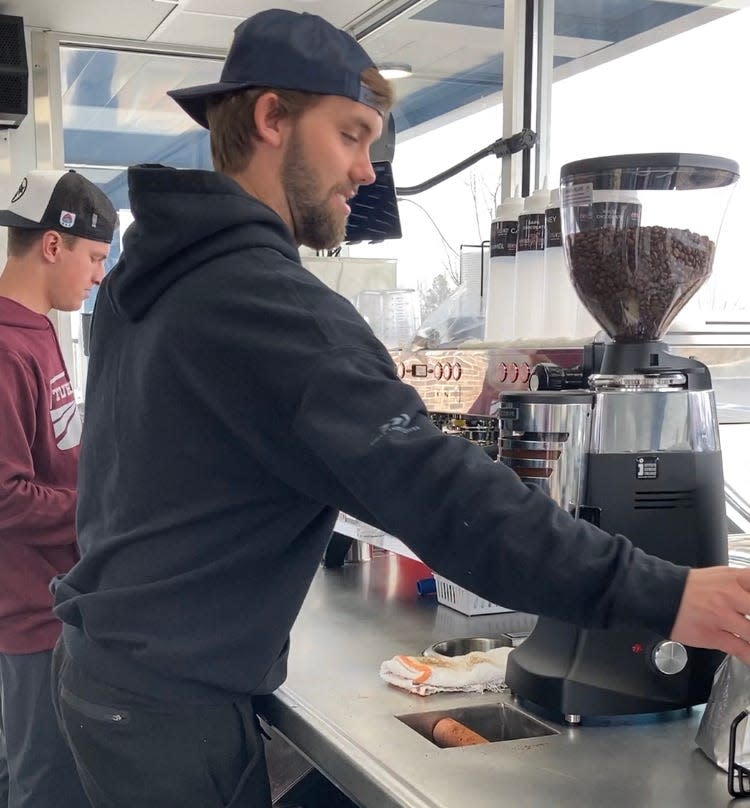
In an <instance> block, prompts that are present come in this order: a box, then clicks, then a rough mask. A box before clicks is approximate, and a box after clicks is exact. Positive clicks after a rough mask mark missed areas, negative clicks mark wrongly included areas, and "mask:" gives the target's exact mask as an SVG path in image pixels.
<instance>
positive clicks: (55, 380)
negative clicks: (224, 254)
mask: <svg viewBox="0 0 750 808" xmlns="http://www.w3.org/2000/svg"><path fill="white" fill-rule="evenodd" d="M116 218H117V214H116V212H115V209H114V207H113V206H112V203H111V202H110V201H109V199H108V198H107V196H106V195H105V194H104V193H103V192H102V191H100V190H99V189H98V188H97V187H96V186H95V185H94V184H93V183H91V182H89V180H87V179H85V178H84V177H83V176H81V175H80V174H77V173H76V172H74V171H33V172H31V173H30V174H29V175H28V176H27V177H26V178H25V179H24V180H23V182H22V183H21V185H20V187H19V188H18V190H17V191H16V193H15V195H14V196H13V199H12V200H11V203H10V205H9V207H8V209H7V210H4V211H0V225H5V226H7V227H8V259H7V263H6V265H5V269H4V270H3V272H2V275H0V378H1V379H2V384H1V385H0V688H1V691H2V710H1V711H0V718H1V719H2V720H1V721H0V726H2V728H3V738H2V740H3V741H4V742H5V745H6V746H7V750H6V755H7V757H6V762H7V773H8V774H7V777H8V779H7V788H8V798H7V805H8V808H52V806H55V808H82V807H85V806H86V805H88V801H87V799H86V797H85V795H84V793H83V791H82V789H81V786H80V783H79V781H78V776H77V774H76V770H75V765H74V763H73V759H72V757H71V755H70V752H69V750H68V748H67V745H66V744H65V742H64V740H63V738H62V735H61V733H60V730H59V727H58V724H57V721H56V718H55V713H54V710H53V707H52V702H51V699H50V682H49V675H50V663H51V656H52V649H53V648H54V646H55V643H56V641H57V638H58V636H59V634H60V623H59V621H58V620H57V618H56V617H55V616H54V615H53V614H52V596H51V594H50V591H49V582H50V580H51V578H52V577H53V576H54V575H57V574H59V573H63V572H66V571H67V570H69V569H70V568H71V567H72V566H73V564H74V563H75V562H76V560H77V559H78V550H77V544H76V531H75V511H76V483H77V471H78V455H79V443H80V437H81V421H80V417H79V414H78V408H77V405H76V401H75V397H74V394H73V388H72V386H71V384H70V379H69V377H68V373H67V370H66V368H65V363H64V361H63V358H62V354H61V352H60V345H59V343H58V341H57V337H56V335H55V331H54V328H53V327H52V323H51V322H50V320H49V319H48V318H47V313H48V312H49V311H50V309H58V310H60V311H76V310H77V309H79V308H80V306H81V304H82V303H83V301H84V300H85V299H86V298H87V297H88V294H89V292H90V291H91V289H92V287H93V286H95V285H98V284H99V283H100V281H101V280H102V278H103V276H104V261H105V259H106V258H107V255H108V253H109V244H110V242H111V241H112V235H113V232H114V227H115V223H116ZM3 768H5V767H4V766H3ZM2 790H3V786H2V784H0V799H2ZM0 808H5V806H4V804H2V803H0Z"/></svg>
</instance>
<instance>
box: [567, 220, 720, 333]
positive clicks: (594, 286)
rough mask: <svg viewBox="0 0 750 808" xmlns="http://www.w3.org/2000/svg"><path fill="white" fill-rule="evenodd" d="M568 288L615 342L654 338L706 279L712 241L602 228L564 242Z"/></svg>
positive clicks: (685, 234)
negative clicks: (567, 266)
mask: <svg viewBox="0 0 750 808" xmlns="http://www.w3.org/2000/svg"><path fill="white" fill-rule="evenodd" d="M566 247H567V253H568V261H569V266H570V274H571V278H572V281H573V285H574V286H575V288H576V291H577V292H578V294H579V296H580V298H581V300H582V301H583V302H584V303H585V304H586V306H587V307H588V309H589V311H590V312H591V313H592V314H593V316H594V317H596V319H597V320H598V321H599V323H600V324H601V325H602V327H603V328H604V329H605V330H606V331H607V333H608V334H610V335H611V336H612V338H613V339H615V340H617V341H620V342H644V341H647V340H653V339H658V337H659V336H660V335H661V334H662V333H663V332H664V331H665V329H666V328H667V326H668V325H669V323H670V322H672V320H673V318H674V317H675V315H676V314H677V313H678V312H679V311H680V309H681V308H682V307H683V306H684V305H685V303H687V301H688V300H689V299H690V298H691V297H692V296H693V294H694V293H695V292H696V291H697V290H698V289H699V288H700V286H701V284H702V283H703V282H704V281H705V279H706V278H707V277H708V276H709V275H710V274H711V267H712V265H713V258H714V249H715V245H714V242H713V241H711V239H709V238H708V237H707V236H701V235H698V234H697V233H693V232H691V231H690V230H679V229H676V228H672V227H659V226H653V227H627V228H624V229H618V228H614V227H602V228H600V229H597V230H588V231H586V232H583V233H574V234H572V235H569V236H568V238H567V245H566Z"/></svg>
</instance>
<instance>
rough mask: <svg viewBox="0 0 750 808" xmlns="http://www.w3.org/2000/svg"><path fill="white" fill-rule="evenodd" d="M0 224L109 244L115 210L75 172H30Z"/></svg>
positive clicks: (113, 228)
mask: <svg viewBox="0 0 750 808" xmlns="http://www.w3.org/2000/svg"><path fill="white" fill-rule="evenodd" d="M0 225H4V226H5V227H19V228H21V229H22V230H57V231H58V232H60V233H69V234H70V235H71V236H78V237H80V238H86V239H90V240H91V241H103V242H106V243H107V244H109V243H110V242H111V241H112V236H113V235H114V232H115V227H116V226H117V211H116V210H115V208H114V205H113V204H112V203H111V202H110V201H109V197H108V196H107V195H106V194H105V193H104V192H103V191H101V190H100V189H99V188H97V186H96V185H94V183H93V182H91V181H90V180H87V179H86V178H85V177H84V176H82V175H81V174H78V173H77V172H75V171H72V170H71V171H30V172H29V173H28V174H27V175H26V176H25V177H24V178H23V180H21V184H20V185H19V186H18V190H17V191H16V192H15V194H14V195H13V198H12V199H11V200H10V205H8V209H7V210H0Z"/></svg>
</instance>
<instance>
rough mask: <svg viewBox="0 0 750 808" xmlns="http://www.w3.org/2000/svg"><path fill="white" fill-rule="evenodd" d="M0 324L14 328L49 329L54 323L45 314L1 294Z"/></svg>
mask: <svg viewBox="0 0 750 808" xmlns="http://www.w3.org/2000/svg"><path fill="white" fill-rule="evenodd" d="M0 325H8V326H11V327H13V328H30V329H32V330H34V331H47V330H48V329H51V328H52V323H50V321H49V319H48V318H47V317H45V316H44V315H43V314H39V313H37V312H35V311H32V310H31V309H29V308H27V307H26V306H24V305H23V304H22V303H18V302H17V301H15V300H13V299H11V298H9V297H3V296H2V295H0Z"/></svg>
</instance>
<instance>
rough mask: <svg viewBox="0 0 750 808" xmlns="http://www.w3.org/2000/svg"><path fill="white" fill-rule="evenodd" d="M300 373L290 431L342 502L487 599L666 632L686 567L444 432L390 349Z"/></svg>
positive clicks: (331, 360) (337, 355)
mask: <svg viewBox="0 0 750 808" xmlns="http://www.w3.org/2000/svg"><path fill="white" fill-rule="evenodd" d="M308 380H309V381H308V383H307V384H306V386H305V391H304V396H303V399H302V401H301V402H300V407H299V409H298V412H297V417H296V421H295V433H296V434H297V436H298V438H299V439H300V440H301V441H303V442H304V443H305V444H306V445H307V446H308V447H309V448H310V450H311V451H312V453H313V454H314V455H315V456H316V457H317V458H318V459H319V460H320V461H321V462H322V464H323V466H324V467H325V469H326V472H327V473H326V476H327V477H329V480H333V481H334V482H333V485H334V486H335V487H336V488H337V496H336V500H337V505H338V507H340V508H341V509H342V510H347V511H348V512H351V513H353V514H354V515H359V516H361V517H362V518H365V519H367V518H368V516H370V518H371V520H372V521H373V522H375V523H376V524H379V525H381V526H382V527H384V528H385V529H386V530H387V531H388V532H389V533H391V534H392V535H395V536H398V537H399V538H400V539H402V540H403V541H404V542H405V543H406V544H407V545H409V546H410V547H411V548H412V549H413V550H414V551H415V552H416V553H417V555H418V556H419V557H420V558H421V559H422V560H423V561H424V562H425V563H427V564H428V565H430V566H431V567H432V568H433V569H435V570H436V571H438V572H440V573H441V574H443V575H445V576H446V577H448V578H450V579H452V580H453V581H455V582H456V583H458V584H460V585H462V586H465V587H467V588H469V589H471V590H472V591H473V592H476V593H477V594H479V595H481V596H482V597H485V598H488V599H489V600H491V601H493V602H496V603H502V604H503V605H505V606H508V607H512V608H516V609H519V610H523V611H528V612H534V613H537V614H545V615H548V616H550V617H555V618H558V619H561V620H566V621H570V622H574V623H577V624H579V625H583V626H590V627H594V628H607V627H611V626H615V625H638V626H643V627H646V628H650V629H653V630H654V631H656V632H658V633H659V634H661V635H663V636H668V634H669V632H670V630H671V628H672V624H673V623H674V619H675V616H676V613H677V610H678V608H679V604H680V600H681V598H682V591H683V589H684V585H685V579H686V576H687V569H686V568H684V567H678V566H676V565H674V564H672V563H670V562H668V561H664V560H662V559H658V558H655V557H653V556H649V555H646V554H645V553H643V552H642V551H641V550H640V549H638V548H636V547H634V546H633V544H632V543H631V542H630V541H628V539H626V538H625V537H623V536H610V535H609V534H607V533H605V532H603V531H601V530H600V529H598V528H596V527H595V526H593V525H591V524H589V523H587V522H584V521H580V520H575V519H573V518H572V517H571V516H570V515H569V514H568V513H567V512H566V511H564V510H563V509H561V508H559V507H558V506H557V505H556V504H555V503H554V502H553V501H552V500H551V499H550V498H549V497H547V496H546V495H545V494H544V493H542V492H541V491H540V490H539V489H537V488H535V487H527V486H526V485H524V484H523V483H522V482H521V481H520V479H519V478H518V477H517V476H516V475H515V474H514V473H513V471H512V470H510V469H509V468H507V467H506V466H505V465H504V464H502V463H495V462H493V461H492V460H490V459H489V457H488V456H487V455H486V453H485V452H484V451H482V450H481V449H480V448H478V447H476V446H475V445H473V444H472V443H470V442H469V441H466V440H464V439H462V438H458V437H453V436H446V435H444V434H443V433H442V432H440V431H439V430H438V429H437V428H436V427H435V426H434V425H433V424H432V422H431V421H430V419H429V417H428V415H427V412H426V410H425V408H424V405H423V403H422V401H421V399H420V398H419V396H418V395H417V393H416V391H415V390H413V388H411V387H409V386H408V385H406V384H404V383H403V382H401V381H400V380H399V379H398V378H397V377H396V376H395V373H394V372H393V368H392V362H390V360H389V357H386V356H384V355H375V354H373V353H370V352H365V351H357V350H349V351H337V352H333V353H332V354H329V355H328V356H327V357H326V358H325V359H324V360H322V362H321V364H320V365H319V366H317V367H316V368H315V369H314V372H312V373H310V374H309V376H308ZM303 473H304V472H302V471H301V472H300V474H303ZM313 493H314V492H313Z"/></svg>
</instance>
